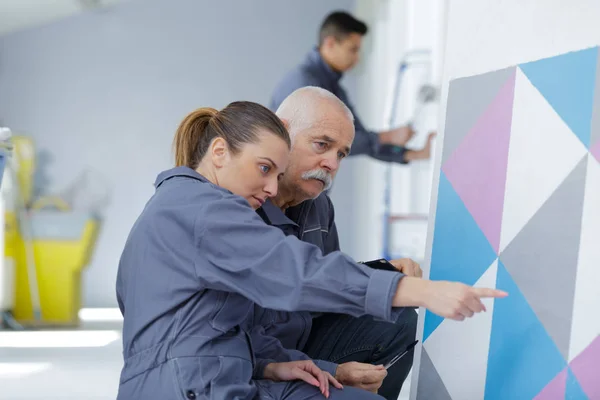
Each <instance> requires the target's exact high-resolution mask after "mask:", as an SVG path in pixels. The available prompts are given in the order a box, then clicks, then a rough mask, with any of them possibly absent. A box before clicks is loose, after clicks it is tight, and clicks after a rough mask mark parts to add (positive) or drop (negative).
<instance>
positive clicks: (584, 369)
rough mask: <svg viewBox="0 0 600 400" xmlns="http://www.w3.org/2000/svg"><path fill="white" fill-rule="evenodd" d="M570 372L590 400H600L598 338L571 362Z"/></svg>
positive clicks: (599, 343)
mask: <svg viewBox="0 0 600 400" xmlns="http://www.w3.org/2000/svg"><path fill="white" fill-rule="evenodd" d="M570 366H571V371H573V375H575V377H576V378H577V380H578V381H579V384H580V385H581V388H582V389H583V391H584V392H585V394H587V395H588V397H589V398H590V399H600V336H597V337H596V339H594V340H593V341H592V343H591V344H590V345H589V346H588V347H586V349H585V350H584V351H582V352H581V354H579V355H578V356H577V357H575V358H574V359H573V361H571V364H570Z"/></svg>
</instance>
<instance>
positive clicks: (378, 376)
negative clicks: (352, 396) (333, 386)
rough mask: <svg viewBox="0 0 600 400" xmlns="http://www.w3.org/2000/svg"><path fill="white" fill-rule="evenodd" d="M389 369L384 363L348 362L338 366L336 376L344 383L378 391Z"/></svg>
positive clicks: (370, 390) (374, 391)
mask: <svg viewBox="0 0 600 400" xmlns="http://www.w3.org/2000/svg"><path fill="white" fill-rule="evenodd" d="M386 376H387V371H386V369H385V368H384V367H383V365H371V364H363V363H359V362H355V361H352V362H347V363H344V364H340V365H338V367H337V371H336V373H335V378H336V379H337V380H338V381H340V382H341V383H342V384H344V385H348V386H353V387H356V388H360V389H364V390H368V391H369V392H373V393H377V390H379V388H380V387H381V385H382V383H383V378H385V377H386Z"/></svg>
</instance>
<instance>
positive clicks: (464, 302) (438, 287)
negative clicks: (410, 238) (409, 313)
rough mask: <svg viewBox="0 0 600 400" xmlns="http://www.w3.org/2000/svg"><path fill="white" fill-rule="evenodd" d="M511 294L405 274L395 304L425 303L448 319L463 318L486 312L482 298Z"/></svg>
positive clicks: (457, 319) (416, 304)
mask: <svg viewBox="0 0 600 400" xmlns="http://www.w3.org/2000/svg"><path fill="white" fill-rule="evenodd" d="M506 296H508V293H506V292H503V291H501V290H496V289H488V288H475V287H471V286H468V285H465V284H462V283H459V282H446V281H429V280H425V279H421V278H414V277H411V276H405V277H404V278H402V279H400V283H399V284H398V289H397V290H396V295H395V296H394V301H393V306H394V307H414V306H421V307H425V308H427V309H428V310H429V311H431V312H433V313H434V314H437V315H439V316H441V317H444V318H450V319H453V320H456V321H463V320H464V319H465V318H470V317H472V316H473V315H474V314H475V313H478V312H481V311H486V309H485V306H484V305H483V303H482V302H481V299H482V298H489V297H495V298H502V297H506Z"/></svg>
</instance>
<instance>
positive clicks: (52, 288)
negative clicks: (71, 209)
mask: <svg viewBox="0 0 600 400" xmlns="http://www.w3.org/2000/svg"><path fill="white" fill-rule="evenodd" d="M57 214H60V213H57ZM63 214H70V213H63ZM35 215H36V213H35V212H34V213H32V221H33V222H34V223H33V224H32V225H33V228H34V229H33V232H34V235H33V253H34V259H35V268H36V272H37V284H38V290H39V298H40V308H41V319H42V321H40V322H41V323H43V324H48V325H76V324H78V323H79V318H78V312H79V309H80V308H81V271H82V270H83V268H84V267H85V266H86V265H88V263H89V261H90V258H91V254H92V249H93V247H94V244H95V242H96V237H97V235H98V221H97V220H96V219H95V218H90V217H85V218H84V219H82V218H81V216H80V218H79V220H80V221H81V222H80V223H79V224H80V227H78V228H77V229H78V231H79V232H78V235H77V237H74V235H73V234H71V235H70V237H69V235H66V236H67V237H57V236H59V235H55V234H53V233H52V232H50V233H49V232H48V229H55V227H56V226H57V224H55V223H54V224H52V223H47V224H46V225H47V227H46V228H39V226H38V228H37V229H36V223H35V221H36V218H35ZM5 224H6V233H5V240H6V246H5V257H13V259H14V261H15V270H16V271H15V275H16V279H15V280H16V285H15V286H16V287H15V303H14V309H13V313H14V317H15V319H16V320H17V321H19V322H20V323H22V324H25V325H27V324H32V323H34V322H35V321H34V314H33V307H32V304H31V293H30V291H29V288H30V285H29V276H28V270H27V262H26V261H27V260H26V256H25V254H26V253H25V245H24V238H23V237H22V236H21V234H20V232H19V229H18V224H17V220H16V216H15V214H14V213H12V212H9V213H6V219H5ZM38 225H39V224H38ZM44 229H46V231H45V232H41V231H44Z"/></svg>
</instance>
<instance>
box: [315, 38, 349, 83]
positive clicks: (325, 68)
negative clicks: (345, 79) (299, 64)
mask: <svg viewBox="0 0 600 400" xmlns="http://www.w3.org/2000/svg"><path fill="white" fill-rule="evenodd" d="M306 61H307V63H308V64H310V65H314V66H316V67H317V68H319V70H320V71H321V72H322V73H323V75H324V76H326V77H327V78H328V79H330V80H332V81H334V82H336V83H337V82H339V81H340V79H342V76H343V74H342V73H341V72H338V71H334V70H333V69H332V68H331V67H330V66H329V65H328V64H327V63H326V62H325V60H323V57H321V53H319V48H317V47H315V48H314V49H313V50H312V51H311V52H310V53H308V57H307V59H306Z"/></svg>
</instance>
